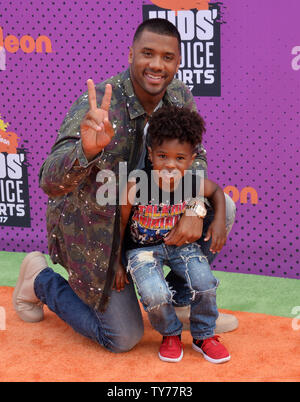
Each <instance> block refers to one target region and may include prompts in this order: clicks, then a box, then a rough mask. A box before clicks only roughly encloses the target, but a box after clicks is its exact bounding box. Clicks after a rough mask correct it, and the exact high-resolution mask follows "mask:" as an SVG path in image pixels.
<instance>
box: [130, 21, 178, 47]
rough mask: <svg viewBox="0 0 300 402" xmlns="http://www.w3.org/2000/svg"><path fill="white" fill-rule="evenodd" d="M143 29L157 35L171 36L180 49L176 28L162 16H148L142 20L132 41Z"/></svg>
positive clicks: (137, 37)
mask: <svg viewBox="0 0 300 402" xmlns="http://www.w3.org/2000/svg"><path fill="white" fill-rule="evenodd" d="M144 31H149V32H153V33H156V34H158V35H167V36H173V37H174V38H176V39H177V41H178V48H179V51H180V50H181V37H180V33H179V31H178V29H177V28H176V27H175V25H174V24H172V23H171V22H170V21H168V20H166V19H164V18H150V19H149V20H145V21H144V22H142V23H141V24H140V25H139V26H138V27H137V30H136V31H135V34H134V37H133V42H135V41H136V40H137V39H139V37H140V36H141V34H142V33H143V32H144Z"/></svg>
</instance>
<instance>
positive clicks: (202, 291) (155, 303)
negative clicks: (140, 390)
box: [126, 243, 219, 339]
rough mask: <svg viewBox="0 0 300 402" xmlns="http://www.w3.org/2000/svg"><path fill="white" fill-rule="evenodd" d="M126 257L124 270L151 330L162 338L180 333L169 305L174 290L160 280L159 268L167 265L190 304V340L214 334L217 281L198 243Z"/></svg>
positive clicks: (152, 248) (146, 249) (136, 252)
mask: <svg viewBox="0 0 300 402" xmlns="http://www.w3.org/2000/svg"><path fill="white" fill-rule="evenodd" d="M126 256H127V259H128V266H127V267H128V268H127V269H128V271H129V272H130V274H131V276H132V278H133V281H134V283H135V284H136V287H137V290H138V293H139V295H140V296H141V303H142V304H143V306H144V308H145V310H146V311H147V312H148V316H149V320H150V322H151V325H152V326H153V328H154V329H155V330H157V331H158V332H160V334H161V335H163V336H170V335H179V334H181V331H182V323H181V322H180V321H179V319H178V318H177V315H176V313H175V309H174V305H173V304H174V300H173V296H174V291H173V290H172V289H170V288H169V286H168V283H167V281H166V279H165V277H164V272H163V266H164V265H168V266H169V267H170V268H171V271H172V272H174V273H175V274H176V275H177V276H178V277H180V278H181V279H182V280H184V282H185V285H184V286H185V288H186V289H185V293H186V294H189V298H190V305H191V314H190V330H191V335H192V337H193V338H195V339H206V338H209V337H211V336H213V335H214V329H215V326H216V320H217V318H218V309H217V305H216V288H217V286H218V283H219V282H218V280H217V279H216V278H215V277H214V276H213V274H212V272H211V269H210V266H209V264H208V262H207V257H206V256H205V255H204V254H203V252H202V250H201V246H200V245H199V244H197V243H190V244H184V245H183V246H181V247H177V246H167V245H165V244H161V245H157V246H150V247H143V248H138V249H133V250H128V251H127V253H126Z"/></svg>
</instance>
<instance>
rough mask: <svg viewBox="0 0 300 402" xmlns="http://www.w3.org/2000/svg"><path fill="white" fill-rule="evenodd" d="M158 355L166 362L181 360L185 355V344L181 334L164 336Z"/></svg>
mask: <svg viewBox="0 0 300 402" xmlns="http://www.w3.org/2000/svg"><path fill="white" fill-rule="evenodd" d="M158 356H159V358H160V360H163V361H164V362H173V363H174V362H180V360H181V359H182V357H183V345H182V343H181V340H180V336H179V335H175V336H164V337H163V340H162V344H161V345H160V348H159V352H158Z"/></svg>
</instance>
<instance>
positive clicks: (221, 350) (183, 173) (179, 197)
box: [114, 106, 230, 363]
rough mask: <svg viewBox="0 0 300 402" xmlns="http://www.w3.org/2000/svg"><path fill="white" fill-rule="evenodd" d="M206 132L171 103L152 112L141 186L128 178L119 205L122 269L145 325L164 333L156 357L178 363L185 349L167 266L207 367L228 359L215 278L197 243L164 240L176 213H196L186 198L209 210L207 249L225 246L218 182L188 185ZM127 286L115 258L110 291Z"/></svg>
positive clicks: (201, 124) (195, 116) (195, 346)
mask: <svg viewBox="0 0 300 402" xmlns="http://www.w3.org/2000/svg"><path fill="white" fill-rule="evenodd" d="M204 131H205V123H204V121H203V119H202V117H201V116H199V115H198V114H197V113H196V112H193V111H190V110H189V109H184V108H178V107H175V106H168V107H163V108H161V109H159V110H158V111H156V112H155V113H154V114H153V115H152V117H151V119H150V121H149V128H148V138H147V142H148V145H149V146H148V151H149V160H150V162H151V164H152V166H151V168H145V169H144V176H141V180H140V182H138V181H129V183H128V187H127V191H126V196H127V200H126V201H127V202H123V204H125V205H122V207H121V240H122V241H123V239H124V243H125V248H126V257H127V259H128V266H127V271H128V272H130V274H131V276H132V278H133V280H134V283H135V284H136V287H137V290H138V292H139V294H140V296H141V303H142V304H143V306H144V309H145V310H146V311H147V312H148V317H149V320H150V323H151V324H152V326H153V328H154V329H156V330H157V331H158V332H160V334H161V335H162V336H163V341H162V344H161V346H160V349H159V358H160V359H161V360H163V361H167V362H178V361H180V360H181V359H182V357H183V346H182V343H181V332H182V323H181V322H180V321H179V319H178V318H177V315H176V313H175V309H174V306H173V304H172V296H173V293H172V290H171V289H170V288H169V286H168V283H167V282H166V280H165V277H164V273H163V266H164V265H165V264H167V265H168V266H169V267H170V269H171V270H173V271H174V272H175V273H176V275H178V276H179V277H181V278H182V279H184V280H185V286H186V288H187V290H188V291H189V292H190V300H191V314H190V331H191V334H192V337H193V344H192V347H193V349H195V350H196V351H198V352H201V353H202V354H203V356H204V358H205V359H206V360H208V361H210V362H212V363H223V362H226V361H228V360H229V359H230V355H229V353H228V351H227V350H226V348H225V347H224V346H223V345H222V344H221V343H220V342H219V340H218V337H217V336H214V329H215V324H216V319H217V317H218V310H217V305H216V288H217V286H218V281H217V280H216V278H215V277H214V276H213V275H212V272H211V270H210V266H209V264H208V261H207V258H206V256H205V255H204V254H203V252H202V250H201V247H200V245H199V244H197V243H187V244H183V245H182V246H180V247H178V246H168V245H166V244H165V243H164V239H165V237H166V236H167V235H168V233H169V232H170V230H171V229H172V228H173V227H174V226H175V224H176V223H177V222H178V220H179V219H180V217H181V215H182V214H183V213H193V211H192V210H191V209H188V202H189V201H190V199H191V198H193V197H199V196H203V197H206V198H207V199H208V200H209V201H210V203H211V204H212V206H213V208H214V220H213V222H212V224H213V227H214V230H213V231H212V243H211V251H212V252H219V251H220V250H221V248H222V247H223V245H224V244H225V240H226V228H225V199H224V193H223V191H222V190H221V188H220V187H219V186H218V185H217V184H215V183H213V182H212V181H210V180H207V179H204V178H200V177H199V176H193V177H194V179H191V177H192V175H190V179H191V180H190V182H189V183H188V175H189V174H190V172H191V170H188V169H189V168H190V167H191V165H192V163H193V161H194V159H195V156H196V153H195V152H194V150H195V147H196V145H198V144H200V143H201V141H202V133H203V132H204ZM195 177H196V178H197V180H196V179H195ZM145 178H146V180H144V179H145ZM201 189H202V190H201ZM141 199H143V200H142V201H141ZM203 210H204V211H205V209H204V208H203ZM199 219H201V220H202V218H199ZM209 237H210V236H209V235H206V237H205V240H206V241H208V240H209ZM127 282H128V280H127V277H126V272H125V270H124V268H123V266H122V262H121V261H119V267H118V271H117V274H116V279H115V284H114V288H115V289H117V290H122V288H123V287H124V285H125V283H127Z"/></svg>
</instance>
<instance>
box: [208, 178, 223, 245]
mask: <svg viewBox="0 0 300 402" xmlns="http://www.w3.org/2000/svg"><path fill="white" fill-rule="evenodd" d="M204 197H206V198H208V199H209V201H210V202H211V204H212V207H213V209H214V219H213V221H212V223H211V224H210V226H209V228H208V230H207V234H206V236H205V239H204V240H205V241H208V240H209V239H210V238H212V242H211V246H210V251H211V252H212V253H218V252H220V251H221V249H222V247H223V246H224V244H225V242H226V225H225V219H226V206H225V196H224V192H223V190H222V189H221V188H220V187H219V186H218V185H217V184H216V183H214V182H213V181H211V180H208V179H204Z"/></svg>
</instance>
